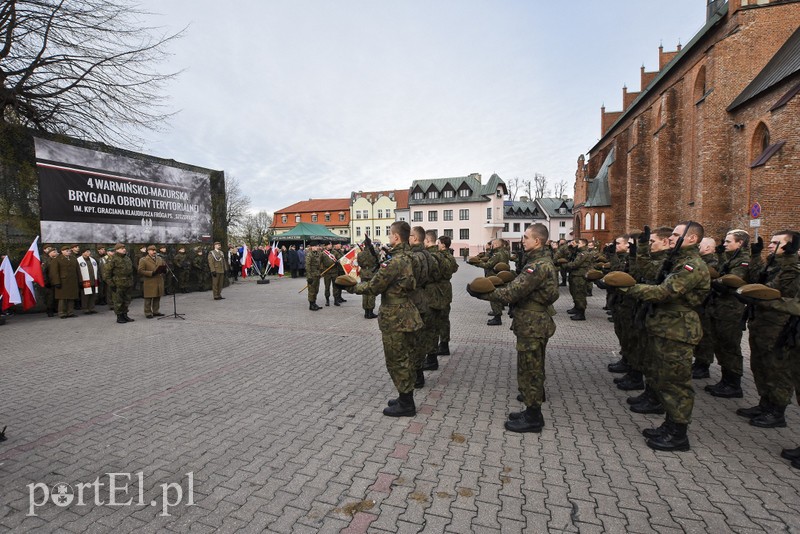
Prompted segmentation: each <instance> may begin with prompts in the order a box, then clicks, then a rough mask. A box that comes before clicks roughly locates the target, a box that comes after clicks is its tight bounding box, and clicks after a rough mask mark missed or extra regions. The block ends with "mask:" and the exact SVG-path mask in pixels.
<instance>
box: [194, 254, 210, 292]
mask: <svg viewBox="0 0 800 534" xmlns="http://www.w3.org/2000/svg"><path fill="white" fill-rule="evenodd" d="M192 282H193V283H192V285H193V286H194V291H208V290H209V289H211V271H210V270H209V269H208V259H207V258H206V256H205V254H204V253H203V247H199V246H198V247H194V255H193V256H192Z"/></svg>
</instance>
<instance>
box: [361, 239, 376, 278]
mask: <svg viewBox="0 0 800 534" xmlns="http://www.w3.org/2000/svg"><path fill="white" fill-rule="evenodd" d="M356 261H357V262H358V266H359V267H360V268H361V280H364V281H366V280H370V279H372V276H373V275H374V274H375V267H377V266H378V262H377V260H376V259H375V256H373V255H372V252H370V251H369V250H367V249H366V247H365V248H364V250H362V251H361V252H359V253H358V254H357V255H356Z"/></svg>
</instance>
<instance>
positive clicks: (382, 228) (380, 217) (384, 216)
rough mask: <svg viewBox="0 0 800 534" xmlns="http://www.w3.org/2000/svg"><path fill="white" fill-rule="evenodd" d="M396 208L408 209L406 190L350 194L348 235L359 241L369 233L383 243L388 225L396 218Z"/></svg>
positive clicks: (354, 241) (372, 237)
mask: <svg viewBox="0 0 800 534" xmlns="http://www.w3.org/2000/svg"><path fill="white" fill-rule="evenodd" d="M397 210H401V211H403V210H408V190H407V189H398V190H391V191H370V192H364V191H358V192H353V193H351V195H350V236H351V238H350V239H351V241H352V242H353V243H359V242H361V241H363V240H364V237H365V236H367V235H369V237H370V239H372V240H373V241H379V242H381V243H385V242H386V241H387V236H388V235H389V227H390V226H391V225H392V223H393V222H394V221H396V220H399V219H397V215H396V212H397Z"/></svg>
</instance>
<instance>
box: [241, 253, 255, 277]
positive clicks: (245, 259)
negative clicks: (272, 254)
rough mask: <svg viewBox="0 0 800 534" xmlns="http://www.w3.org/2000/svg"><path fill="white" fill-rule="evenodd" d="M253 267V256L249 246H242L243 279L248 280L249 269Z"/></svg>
mask: <svg viewBox="0 0 800 534" xmlns="http://www.w3.org/2000/svg"><path fill="white" fill-rule="evenodd" d="M252 266H253V255H252V254H250V249H248V248H247V245H242V278H247V269H249V268H250V267H252Z"/></svg>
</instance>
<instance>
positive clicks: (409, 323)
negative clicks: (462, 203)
mask: <svg viewBox="0 0 800 534" xmlns="http://www.w3.org/2000/svg"><path fill="white" fill-rule="evenodd" d="M410 233H411V228H410V227H409V225H408V223H407V222H405V221H396V222H394V223H392V226H391V229H390V231H389V244H390V246H391V247H392V248H391V249H390V251H389V253H390V255H391V257H390V258H387V259H386V260H385V261H384V262H383V263H381V265H380V269H378V272H376V273H375V276H374V277H373V278H372V279H370V281H369V282H361V283H359V284H357V285H355V286H353V287H351V288H349V289H348V291H351V292H353V293H356V294H357V295H363V294H365V293H369V294H372V295H381V307H380V313H379V314H378V327H379V328H380V330H381V337H382V338H383V352H384V356H385V358H386V369H387V370H388V371H389V376H391V377H392V382H394V385H395V387H396V388H397V391H398V393H399V394H400V396H399V398H397V399H393V400H391V401H389V406H388V407H387V408H385V409H384V410H383V414H384V415H388V416H390V417H404V416H413V415H416V413H417V409H416V406H415V405H414V381H415V375H416V373H415V369H414V363H413V361H412V351H413V347H414V337H415V336H416V333H417V331H418V330H420V329H421V328H422V319H421V318H420V315H419V311H417V308H416V307H415V306H414V304H413V303H412V302H411V300H410V298H409V297H410V295H411V292H412V291H413V290H414V288H415V287H416V282H415V280H414V272H413V268H412V266H411V256H410V254H409V253H410V249H409V246H408V238H409V235H410Z"/></svg>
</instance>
